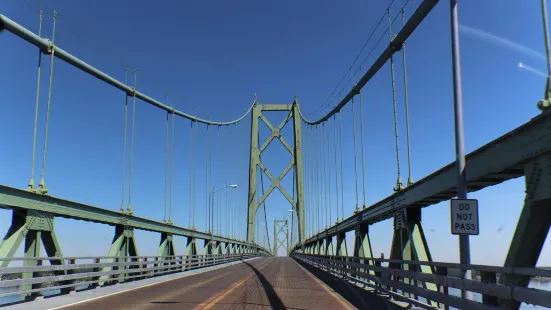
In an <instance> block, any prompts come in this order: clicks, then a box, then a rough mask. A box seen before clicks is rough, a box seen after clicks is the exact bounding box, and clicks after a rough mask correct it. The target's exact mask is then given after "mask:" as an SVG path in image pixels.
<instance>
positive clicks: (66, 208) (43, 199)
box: [0, 185, 247, 245]
mask: <svg viewBox="0 0 551 310" xmlns="http://www.w3.org/2000/svg"><path fill="white" fill-rule="evenodd" d="M0 208H4V209H15V210H17V209H19V210H32V211H38V212H40V213H43V214H45V215H49V216H55V217H64V218H71V219H77V220H83V221H89V222H96V223H102V224H107V225H113V226H116V225H124V226H129V227H132V228H135V229H141V230H147V231H155V232H160V233H168V234H173V235H177V236H185V237H193V238H197V239H211V235H210V234H209V233H204V232H200V231H195V230H192V229H187V228H183V227H179V226H174V225H169V224H166V223H162V222H157V221H154V220H150V219H146V218H143V217H138V216H133V215H129V214H126V213H120V212H118V211H113V210H108V209H103V208H99V207H94V206H91V205H86V204H83V203H79V202H74V201H70V200H65V199H61V198H56V197H52V196H48V195H41V194H35V193H32V192H28V191H25V190H21V189H17V188H13V187H8V186H4V185H0ZM212 239H213V240H214V241H222V242H232V243H236V244H244V245H245V244H247V243H246V242H243V241H239V240H235V239H231V238H226V237H221V236H216V235H215V236H212Z"/></svg>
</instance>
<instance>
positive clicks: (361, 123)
mask: <svg viewBox="0 0 551 310" xmlns="http://www.w3.org/2000/svg"><path fill="white" fill-rule="evenodd" d="M360 139H361V140H362V143H361V150H362V188H363V191H362V205H363V207H362V209H365V165H364V113H363V102H362V90H361V89H360Z"/></svg>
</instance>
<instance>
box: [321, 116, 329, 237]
mask: <svg viewBox="0 0 551 310" xmlns="http://www.w3.org/2000/svg"><path fill="white" fill-rule="evenodd" d="M321 130H322V131H321V140H320V148H321V152H320V153H321V155H322V157H323V191H324V192H325V195H324V197H325V201H324V209H325V227H326V228H327V227H328V226H329V225H328V223H329V217H328V216H327V215H328V205H327V163H326V160H325V157H326V155H327V154H326V153H327V152H324V147H325V145H324V144H325V142H326V141H325V122H323V123H322V125H321Z"/></svg>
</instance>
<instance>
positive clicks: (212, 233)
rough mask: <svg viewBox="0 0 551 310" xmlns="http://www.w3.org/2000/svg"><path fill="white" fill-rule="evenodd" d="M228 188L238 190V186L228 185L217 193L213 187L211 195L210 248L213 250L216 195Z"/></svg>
mask: <svg viewBox="0 0 551 310" xmlns="http://www.w3.org/2000/svg"><path fill="white" fill-rule="evenodd" d="M228 187H230V188H237V184H230V185H226V186H224V187H222V188H219V189H217V190H216V191H215V190H214V186H213V187H212V191H211V193H210V246H211V249H212V247H213V245H214V194H216V193H218V192H219V191H221V190H223V189H226V188H228Z"/></svg>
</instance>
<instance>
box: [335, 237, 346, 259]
mask: <svg viewBox="0 0 551 310" xmlns="http://www.w3.org/2000/svg"><path fill="white" fill-rule="evenodd" d="M337 256H348V250H347V249H346V233H344V232H339V233H338V234H337Z"/></svg>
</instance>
